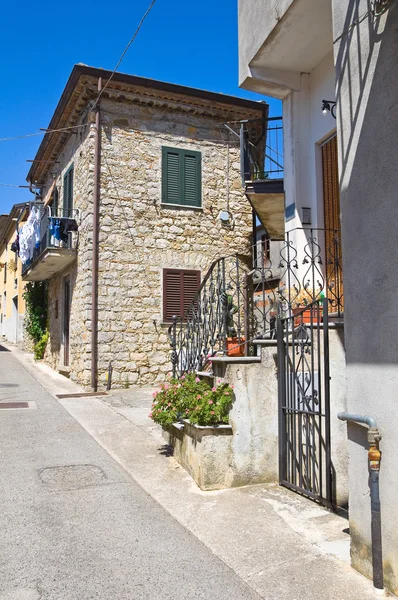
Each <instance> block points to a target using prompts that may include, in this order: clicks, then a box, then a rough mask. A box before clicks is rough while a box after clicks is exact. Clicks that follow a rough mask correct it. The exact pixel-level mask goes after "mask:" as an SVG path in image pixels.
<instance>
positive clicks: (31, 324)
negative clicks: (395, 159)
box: [23, 281, 47, 344]
mask: <svg viewBox="0 0 398 600" xmlns="http://www.w3.org/2000/svg"><path fill="white" fill-rule="evenodd" d="M23 297H24V300H25V306H26V309H25V328H26V331H27V333H28V334H29V336H30V337H31V338H32V340H33V342H34V343H35V344H37V343H38V342H39V341H40V340H41V339H42V337H43V336H44V334H45V333H46V329H47V328H46V323H47V293H46V287H45V284H44V283H43V282H42V281H35V282H28V283H27V284H26V286H25V292H24V294H23Z"/></svg>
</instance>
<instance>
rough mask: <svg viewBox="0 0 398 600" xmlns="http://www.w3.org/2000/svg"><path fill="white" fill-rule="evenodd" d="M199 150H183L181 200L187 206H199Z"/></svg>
mask: <svg viewBox="0 0 398 600" xmlns="http://www.w3.org/2000/svg"><path fill="white" fill-rule="evenodd" d="M200 159H201V156H200V152H188V151H184V156H183V161H184V169H183V200H184V204H185V205H187V206H201V200H202V199H201V160H200Z"/></svg>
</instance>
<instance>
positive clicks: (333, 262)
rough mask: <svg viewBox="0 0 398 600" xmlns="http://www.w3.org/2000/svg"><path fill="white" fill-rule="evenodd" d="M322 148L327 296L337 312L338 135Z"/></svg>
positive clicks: (340, 298) (339, 265) (340, 302)
mask: <svg viewBox="0 0 398 600" xmlns="http://www.w3.org/2000/svg"><path fill="white" fill-rule="evenodd" d="M321 149H322V175H323V206H324V218H325V254H326V285H327V296H328V298H330V300H331V302H330V310H331V312H340V311H341V310H342V308H343V271H342V269H343V264H342V253H341V222H340V185H339V169H338V158H337V136H336V135H334V136H333V137H332V138H330V139H329V140H327V141H326V142H325V143H324V144H323V145H322V148H321ZM333 309H334V310H333Z"/></svg>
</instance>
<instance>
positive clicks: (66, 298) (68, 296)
mask: <svg viewBox="0 0 398 600" xmlns="http://www.w3.org/2000/svg"><path fill="white" fill-rule="evenodd" d="M70 301H71V286H70V276H69V275H68V276H67V277H65V279H64V365H65V366H66V367H68V366H69V323H70Z"/></svg>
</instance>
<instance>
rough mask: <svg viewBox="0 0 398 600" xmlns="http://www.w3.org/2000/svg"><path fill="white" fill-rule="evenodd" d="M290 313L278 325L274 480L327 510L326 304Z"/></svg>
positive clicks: (329, 492)
mask: <svg viewBox="0 0 398 600" xmlns="http://www.w3.org/2000/svg"><path fill="white" fill-rule="evenodd" d="M289 312H290V315H289V316H288V317H284V318H279V319H278V321H277V338H278V385H279V480H280V483H281V484H282V485H284V486H286V487H288V488H290V489H292V490H294V491H297V492H299V493H302V494H304V495H306V496H308V497H310V498H312V499H313V500H316V501H318V502H320V503H322V504H326V505H331V504H332V478H331V475H332V473H331V455H330V390H329V380H330V376H329V331H328V301H327V300H326V299H325V300H323V302H322V301H319V300H318V301H315V302H313V303H312V304H309V305H308V306H305V307H303V308H300V309H293V310H290V311H289ZM292 313H293V314H292Z"/></svg>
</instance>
